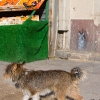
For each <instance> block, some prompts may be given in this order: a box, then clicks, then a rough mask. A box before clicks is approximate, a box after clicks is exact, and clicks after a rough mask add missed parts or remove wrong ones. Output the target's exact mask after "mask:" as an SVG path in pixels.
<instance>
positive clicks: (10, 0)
mask: <svg viewBox="0 0 100 100" xmlns="http://www.w3.org/2000/svg"><path fill="white" fill-rule="evenodd" d="M18 2H19V0H2V1H0V6H6V5H16V4H17V3H18Z"/></svg>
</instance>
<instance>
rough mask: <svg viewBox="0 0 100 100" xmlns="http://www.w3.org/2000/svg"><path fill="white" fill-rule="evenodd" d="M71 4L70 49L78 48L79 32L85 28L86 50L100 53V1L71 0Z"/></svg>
mask: <svg viewBox="0 0 100 100" xmlns="http://www.w3.org/2000/svg"><path fill="white" fill-rule="evenodd" d="M70 4H71V5H70V21H71V24H70V25H71V28H70V33H71V36H70V49H72V50H78V32H79V31H81V30H82V29H83V30H84V34H85V37H86V40H85V46H84V50H85V51H89V52H99V53H100V46H99V44H100V1H99V0H84V1H83V0H74V1H73V0H71V3H70Z"/></svg>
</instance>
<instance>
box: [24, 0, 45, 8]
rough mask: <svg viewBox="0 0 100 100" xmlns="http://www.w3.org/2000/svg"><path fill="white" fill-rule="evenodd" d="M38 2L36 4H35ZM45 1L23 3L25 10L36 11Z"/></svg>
mask: <svg viewBox="0 0 100 100" xmlns="http://www.w3.org/2000/svg"><path fill="white" fill-rule="evenodd" d="M37 1H38V2H37ZM44 1H45V0H36V1H34V0H29V1H28V2H25V3H23V5H24V6H25V7H26V9H27V10H36V9H39V8H40V6H41V5H42V4H43V2H44Z"/></svg>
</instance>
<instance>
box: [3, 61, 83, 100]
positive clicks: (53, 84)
mask: <svg viewBox="0 0 100 100" xmlns="http://www.w3.org/2000/svg"><path fill="white" fill-rule="evenodd" d="M23 65H24V63H22V64H18V63H13V64H10V65H8V66H7V68H6V69H5V73H4V77H5V78H10V79H11V80H12V81H13V82H16V84H15V86H16V87H20V88H21V89H22V91H23V93H24V97H23V100H30V98H32V100H39V99H40V96H42V95H46V94H48V93H50V92H52V91H53V92H54V95H55V98H57V100H65V99H66V96H68V97H70V98H73V99H74V100H84V99H83V97H82V96H81V95H80V94H79V89H78V81H79V80H80V79H82V77H83V76H84V72H83V70H81V69H80V68H79V67H76V68H73V69H72V70H71V72H66V71H62V70H48V71H42V70H38V71H34V70H28V69H26V68H24V67H23Z"/></svg>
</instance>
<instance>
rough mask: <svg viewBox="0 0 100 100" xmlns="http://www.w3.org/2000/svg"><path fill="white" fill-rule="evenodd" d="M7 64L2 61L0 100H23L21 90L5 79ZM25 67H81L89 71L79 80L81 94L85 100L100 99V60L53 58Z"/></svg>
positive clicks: (44, 68) (0, 68)
mask: <svg viewBox="0 0 100 100" xmlns="http://www.w3.org/2000/svg"><path fill="white" fill-rule="evenodd" d="M7 64H9V63H7V62H0V100H22V99H21V98H22V96H23V95H22V92H21V90H20V89H16V88H15V87H14V85H13V84H12V83H11V82H6V81H4V78H3V76H2V75H3V72H4V69H5V67H6V66H7ZM25 67H27V68H29V69H35V70H38V69H39V70H41V69H42V70H48V69H62V70H67V71H70V70H71V68H73V67H80V68H82V69H84V70H86V72H87V79H85V80H84V81H80V82H79V87H80V94H81V95H82V96H83V97H84V100H100V62H89V61H88V62H86V61H75V60H72V61H71V60H61V59H53V60H42V61H35V62H32V63H27V64H26V65H25ZM48 100H49V99H48Z"/></svg>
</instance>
